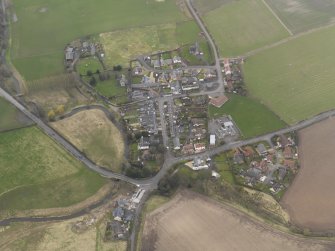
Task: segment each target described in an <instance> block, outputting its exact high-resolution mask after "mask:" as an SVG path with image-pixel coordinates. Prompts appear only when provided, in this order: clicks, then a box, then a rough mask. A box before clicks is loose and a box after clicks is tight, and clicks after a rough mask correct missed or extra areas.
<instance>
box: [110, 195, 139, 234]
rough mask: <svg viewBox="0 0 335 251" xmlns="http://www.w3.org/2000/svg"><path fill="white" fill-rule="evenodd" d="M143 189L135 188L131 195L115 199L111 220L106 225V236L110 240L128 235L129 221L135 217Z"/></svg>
mask: <svg viewBox="0 0 335 251" xmlns="http://www.w3.org/2000/svg"><path fill="white" fill-rule="evenodd" d="M144 193H145V190H143V189H139V190H137V191H136V192H135V193H134V194H133V195H132V197H126V198H121V199H119V200H117V201H116V203H115V205H114V208H113V211H112V216H111V218H112V219H111V221H109V222H108V223H107V226H106V234H105V236H106V238H107V239H112V240H126V239H127V238H128V237H129V233H130V228H131V222H132V221H133V219H134V218H135V211H136V208H137V207H138V205H139V203H140V201H141V199H142V198H143V195H144Z"/></svg>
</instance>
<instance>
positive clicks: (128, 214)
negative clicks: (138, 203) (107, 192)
mask: <svg viewBox="0 0 335 251" xmlns="http://www.w3.org/2000/svg"><path fill="white" fill-rule="evenodd" d="M133 216H134V214H133V212H132V211H131V210H128V209H125V211H124V220H125V221H128V222H129V221H131V220H132V219H133Z"/></svg>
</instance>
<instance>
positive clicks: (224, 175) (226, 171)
mask: <svg viewBox="0 0 335 251" xmlns="http://www.w3.org/2000/svg"><path fill="white" fill-rule="evenodd" d="M214 163H215V166H216V168H217V171H218V173H219V174H220V175H221V177H220V178H221V179H223V180H224V181H226V182H228V183H229V184H232V185H233V184H235V178H234V174H233V173H232V172H231V170H230V167H229V164H228V160H227V158H226V154H225V153H222V154H220V155H217V156H215V157H214Z"/></svg>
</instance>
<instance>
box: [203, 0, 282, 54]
mask: <svg viewBox="0 0 335 251" xmlns="http://www.w3.org/2000/svg"><path fill="white" fill-rule="evenodd" d="M203 19H204V21H205V23H206V25H207V27H208V29H209V31H210V32H211V34H212V35H213V37H214V40H215V42H216V45H217V46H218V47H219V51H220V54H221V56H239V55H241V54H244V53H246V52H248V51H251V50H254V49H257V48H260V47H262V46H264V45H267V44H271V43H274V42H276V41H278V40H281V39H283V38H285V37H287V36H289V33H288V31H287V30H286V29H285V28H284V27H283V26H282V25H281V24H280V22H279V21H278V20H277V19H276V18H275V16H274V15H273V14H272V13H271V12H270V11H269V9H268V8H267V7H266V5H265V4H264V3H263V2H262V1H261V0H239V1H232V2H231V3H228V4H224V5H222V6H221V7H220V8H218V9H215V10H213V11H210V12H208V13H206V14H205V15H204V16H203Z"/></svg>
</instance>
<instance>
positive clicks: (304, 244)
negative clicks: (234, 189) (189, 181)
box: [142, 191, 334, 251]
mask: <svg viewBox="0 0 335 251" xmlns="http://www.w3.org/2000/svg"><path fill="white" fill-rule="evenodd" d="M327 245H330V244H323V243H321V242H317V241H313V240H307V239H303V238H298V237H294V236H290V235H288V234H285V233H282V232H279V231H276V230H274V229H271V228H270V227H268V226H266V225H264V224H262V223H260V222H257V221H255V220H253V219H251V218H249V217H248V216H246V215H245V214H243V213H240V212H238V211H236V209H232V208H230V207H229V206H226V205H222V204H220V203H218V202H215V201H213V200H211V199H208V198H206V197H202V196H200V195H198V194H194V193H191V192H188V191H183V192H182V193H181V194H178V195H176V196H175V197H174V198H173V199H172V200H171V201H170V202H168V203H167V204H165V205H163V206H162V207H160V208H158V209H157V210H155V211H153V212H152V213H150V214H148V216H147V217H146V221H145V225H144V232H143V239H142V250H158V251H160V250H176V251H178V250H183V251H185V250H221V251H231V250H239V251H243V250H288V251H297V250H332V249H331V248H334V247H331V246H327Z"/></svg>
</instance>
